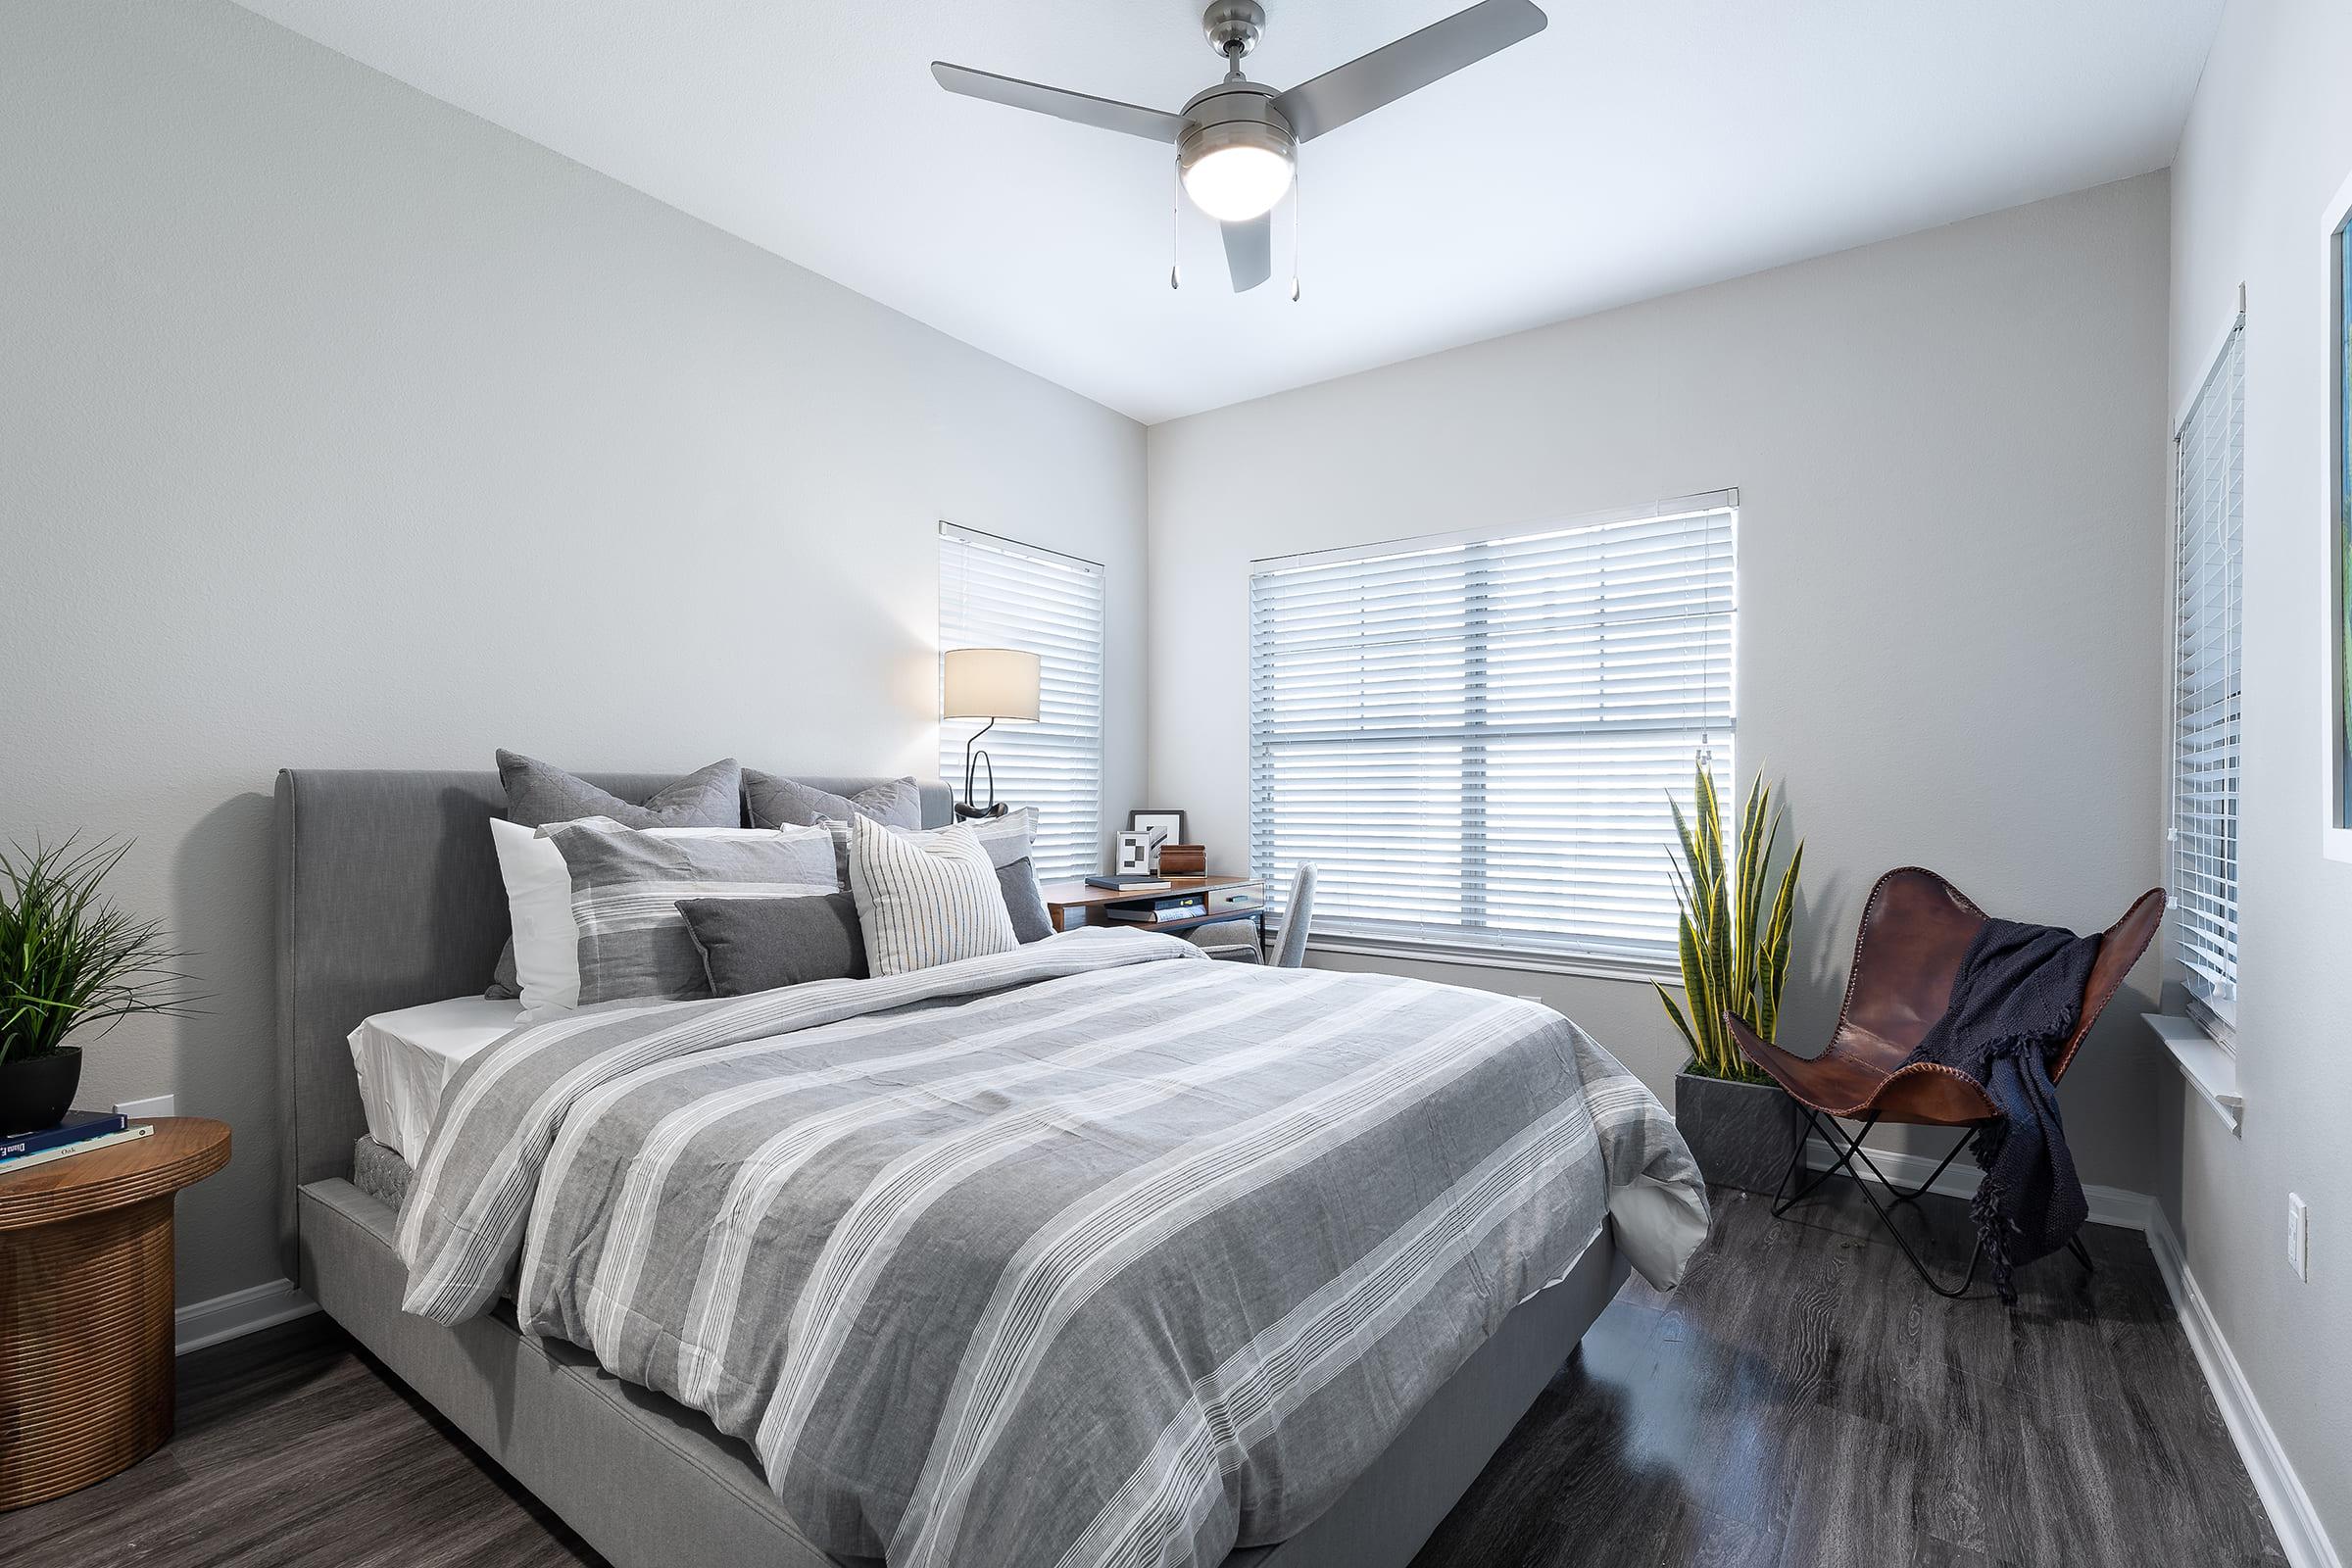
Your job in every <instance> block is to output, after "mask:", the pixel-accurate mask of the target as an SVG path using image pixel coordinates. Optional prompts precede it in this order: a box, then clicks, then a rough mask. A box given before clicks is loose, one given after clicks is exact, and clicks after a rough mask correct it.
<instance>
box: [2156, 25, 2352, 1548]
mask: <svg viewBox="0 0 2352 1568" xmlns="http://www.w3.org/2000/svg"><path fill="white" fill-rule="evenodd" d="M2348 61H2352V7H2346V6H2344V5H2343V4H2342V3H2341V0H2270V3H2266V4H2246V3H2243V0H2240V3H2238V4H2235V5H2232V6H2230V7H2229V11H2228V12H2227V13H2226V15H2225V17H2224V20H2223V23H2222V29H2221V34H2220V36H2219V37H2218V38H2217V39H2216V40H2215V42H2214V46H2213V54H2212V57H2211V58H2210V59H2209V60H2208V61H2207V62H2206V66H2205V75H2204V79H2203V82H2202V84H2201V85H2200V86H2199V88H2198V91H2197V98H2196V103H2195V106H2194V108H2193V109H2192V110H2191V112H2190V115H2189V122H2188V127H2187V130H2186V131H2185V132H2184V134H2183V135H2182V138H2181V143H2180V161H2179V163H2178V164H2177V165H2176V167H2175V171H2174V181H2175V183H2174V192H2175V205H2174V211H2173V308H2172V391H2173V407H2175V408H2180V407H2181V406H2182V405H2184V404H2185V403H2186V402H2187V400H2188V398H2189V397H2190V396H2191V395H2192V394H2193V392H2194V391H2195V389H2196V387H2197V386H2198V385H2200V384H2201V383H2202V381H2203V380H2204V376H2205V372H2206V370H2207V369H2208V368H2210V366H2211V362H2212V357H2213V354H2214V351H2215V350H2216V349H2217V348H2218V347H2219V346H2220V344H2221V337H2222V333H2223V331H2224V330H2225V329H2226V328H2227V327H2228V325H2229V319H2230V317H2231V316H2232V315H2233V314H2234V313H2235V311H2236V309H2237V286H2238V284H2239V283H2241V282H2242V283H2244V284H2245V285H2246V294H2247V309H2246V492H2245V727H2244V741H2243V757H2242V761H2241V767H2242V773H2241V784H2240V798H2239V811H2238V856H2239V864H2238V875H2239V902H2238V911H2239V918H2238V932H2239V936H2238V942H2239V949H2238V960H2239V969H2238V979H2239V994H2238V1026H2239V1027H2238V1053H2237V1061H2238V1087H2239V1089H2240V1091H2241V1092H2242V1093H2243V1094H2244V1096H2245V1101H2246V1108H2245V1127H2244V1133H2243V1136H2241V1137H2235V1138H2233V1137H2231V1136H2230V1135H2229V1131H2228V1130H2227V1129H2226V1128H2225V1127H2224V1126H2223V1124H2222V1122H2221V1120H2220V1118H2218V1117H2217V1116H2215V1115H2214V1114H2213V1113H2212V1112H2211V1111H2210V1110H2208V1109H2207V1108H2206V1106H2205V1104H2204V1103H2203V1102H2202V1101H2200V1100H2198V1099H2197V1098H2196V1097H2195V1096H2194V1095H2193V1094H2190V1093H2188V1091H2187V1089H2186V1086H2185V1085H2184V1084H2182V1083H2181V1082H2180V1080H2179V1079H2178V1078H2177V1077H2175V1076H2174V1075H2171V1074H2167V1075H2166V1080H2165V1083H2164V1095H2163V1102H2162V1108H2161V1115H2160V1118H2159V1122H2158V1126H2159V1129H2160V1132H2159V1136H2158V1139H2157V1144H2158V1147H2159V1149H2160V1151H2161V1160H2160V1162H2161V1164H2162V1166H2163V1174H2162V1178H2161V1181H2160V1185H2159V1188H2158V1198H2159V1201H2161V1202H2162V1203H2163V1205H2164V1208H2165V1212H2166V1214H2167V1216H2168V1217H2169V1218H2170V1219H2171V1220H2172V1222H2173V1225H2174V1228H2175V1230H2176V1231H2177V1232H2178V1233H2179V1234H2180V1239H2181V1243H2182V1246H2183V1249H2184V1250H2185V1252H2186V1257H2187V1263H2188V1270H2189V1273H2190V1274H2191V1275H2192V1276H2193V1277H2194V1278H2195V1280H2196V1283H2197V1287H2198V1289H2199V1291H2200V1292H2201V1293H2202V1294H2203V1296H2204V1297H2205V1299H2206V1300H2207V1302H2208V1303H2210V1305H2211V1306H2212V1308H2213V1312H2214V1315H2215V1317H2216V1318H2218V1319H2219V1320H2220V1323H2221V1328H2222V1333H2223V1334H2224V1336H2225V1337H2227V1339H2228V1340H2229V1345H2230V1348H2232V1349H2233V1350H2234V1351H2235V1352H2236V1355H2237V1359H2238V1363H2239V1364H2240V1365H2241V1366H2242V1367H2243V1368H2244V1369H2245V1374H2246V1377H2247V1380H2248V1381H2249V1382H2250V1383H2251V1385H2252V1387H2253V1390H2254V1395H2255V1397H2256V1398H2257V1399H2259V1400H2260V1401H2261V1404H2262V1408H2263V1412H2264V1414H2265V1415H2266V1416H2267V1417H2268V1418H2269V1420H2270V1423H2271V1425H2272V1427H2273V1428H2274V1429H2275V1430H2276V1431H2277V1433H2278V1438H2279V1441H2280V1443H2281V1444H2282V1445H2283V1446H2284V1447H2285V1449H2286V1454H2287V1457H2288V1459H2289V1460H2290V1461H2291V1462H2292V1463H2293V1465H2294V1466H2295V1468H2296V1470H2297V1471H2298V1472H2299V1473H2300V1475H2301V1478H2302V1482H2303V1486H2304V1488H2305V1490H2306V1491H2307V1492H2309V1493H2310V1495H2311V1498H2312V1501H2313V1502H2314V1503H2315V1504H2316V1505H2317V1507H2318V1509H2319V1513H2320V1517H2321V1520H2322V1522H2323V1524H2324V1525H2325V1526H2326V1528H2327V1532H2328V1534H2329V1535H2330V1536H2332V1537H2333V1538H2334V1540H2335V1543H2336V1546H2337V1549H2338V1550H2339V1551H2341V1550H2345V1549H2348V1548H2352V1359H2347V1357H2346V1356H2345V1355H2344V1354H2343V1350H2342V1347H2341V1344H2340V1340H2341V1336H2342V1333H2343V1329H2344V1327H2345V1325H2346V1324H2352V1161H2348V1160H2347V1159H2346V1158H2345V1155H2344V1148H2345V1141H2346V1131H2347V1128H2352V1023H2348V1022H2347V1020H2352V965H2347V964H2346V962H2345V952H2346V934H2347V933H2348V932H2352V864H2345V863H2342V862H2340V861H2330V860H2327V859H2325V858H2323V857H2322V854H2321V848H2320V843H2321V841H2320V830H2321V825H2322V822H2323V814H2322V812H2323V801H2324V796H2325V783H2324V779H2323V775H2322V772H2321V769H2320V760H2321V759H2322V758H2323V757H2324V756H2325V755H2326V750H2325V748H2326V747H2327V741H2328V732H2327V679H2326V675H2327V658H2328V654H2327V640H2326V626H2327V596H2326V593H2325V588H2326V585H2327V579H2328V566H2327V561H2328V558H2327V536H2328V528H2329V522H2328V518H2327V489H2326V481H2327V464H2328V462H2329V454H2328V441H2327V429H2326V426H2327V408H2326V405H2325V403H2324V402H2323V389H2324V387H2325V385H2326V380H2325V378H2326V376H2327V335H2328V319H2327V306H2326V298H2327V257H2326V247H2325V242H2324V236H2323V233H2322V227H2321V215H2322V211H2323V209H2325V208H2326V207H2327V204H2328V201H2329V198H2330V197H2332V196H2333V195H2334V193H2335V192H2336V190H2337V189H2338V188H2339V187H2340V186H2341V185H2343V184H2344V182H2345V181H2346V180H2347V179H2352V92H2348V91H2347V90H2346V81H2347V78H2346V73H2345V65H2346V62H2348ZM2290 1192H2293V1193H2300V1194H2301V1195H2302V1196H2303V1197H2304V1198H2305V1199H2306V1200H2308V1201H2310V1203H2311V1281H2310V1283H2309V1284H2305V1283H2304V1282H2302V1281H2300V1280H2298V1279H2297V1278H2296V1277H2295V1275H2294V1273H2293V1271H2292V1270H2290V1269H2289V1268H2288V1266H2287V1261H2286V1247H2285V1238H2286V1195H2287V1194H2288V1193H2290Z"/></svg>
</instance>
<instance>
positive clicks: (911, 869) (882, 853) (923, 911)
mask: <svg viewBox="0 0 2352 1568" xmlns="http://www.w3.org/2000/svg"><path fill="white" fill-rule="evenodd" d="M850 895H851V897H853V898H854V899H856V900H857V901H858V924H859V925H860V926H861V927H862V928H863V929H864V932H865V966H866V968H867V970H868V971H869V972H871V973H872V975H873V976H874V978H875V979H877V980H879V979H882V978H884V977H885V976H888V975H894V974H907V973H909V972H910V971H912V970H916V969H928V968H930V967H931V966H932V965H934V964H940V963H954V962H955V961H956V959H958V958H978V957H984V956H987V955H989V954H992V953H1009V952H1011V951H1012V950H1013V949H1014V948H1017V947H1019V946H1020V942H1019V939H1018V938H1016V937H1015V936H1014V935H1013V934H1012V916H1011V915H1010V914H1009V913H1007V912H1006V911H1005V893H1004V890H1003V889H1002V888H1001V887H1000V886H999V885H998V883H997V868H996V865H995V864H994V863H993V862H992V861H991V860H990V859H989V857H988V849H987V847H986V846H985V845H983V844H982V843H981V842H980V838H979V835H977V834H976V833H974V832H973V831H972V830H971V829H970V828H968V827H949V828H940V829H937V830H936V831H933V832H929V833H919V834H917V833H901V832H896V831H894V830H892V829H890V828H886V827H883V826H881V825H880V824H878V823H875V822H869V821H867V820H866V819H865V818H864V817H862V816H858V817H852V818H851V819H850Z"/></svg>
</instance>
